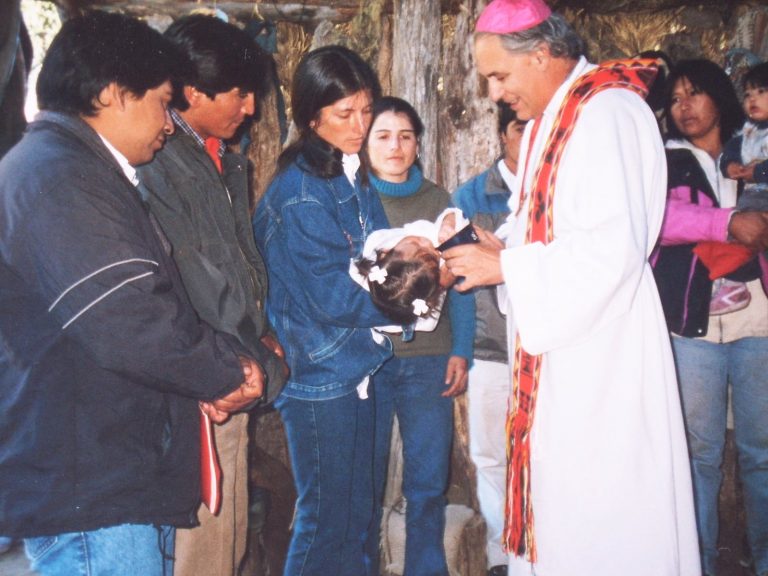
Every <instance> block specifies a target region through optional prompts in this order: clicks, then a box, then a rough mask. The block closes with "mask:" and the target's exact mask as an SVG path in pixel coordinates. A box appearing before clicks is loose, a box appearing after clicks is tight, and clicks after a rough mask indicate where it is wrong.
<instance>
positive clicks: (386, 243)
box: [350, 208, 472, 332]
mask: <svg viewBox="0 0 768 576" xmlns="http://www.w3.org/2000/svg"><path fill="white" fill-rule="evenodd" d="M468 225H469V221H468V220H467V219H466V218H465V217H464V215H463V214H462V212H461V210H459V209H458V208H448V209H446V210H445V211H443V213H442V214H440V216H438V218H437V220H436V221H435V222H429V221H428V220H417V221H415V222H411V223H409V224H406V225H405V226H403V227H402V228H391V229H383V230H377V231H375V232H373V233H372V234H371V235H370V236H369V237H368V240H367V241H366V243H365V247H364V248H363V257H362V259H360V260H358V261H357V262H352V263H351V264H350V275H351V276H352V278H353V279H354V280H355V281H356V282H357V283H358V284H360V285H361V286H362V287H363V288H365V289H366V290H368V291H369V292H370V293H371V299H372V300H373V303H374V304H375V305H376V307H377V308H378V309H379V310H381V312H382V313H384V315H386V316H387V317H388V318H390V319H391V320H392V322H393V323H394V324H395V325H394V326H387V327H381V328H379V330H382V331H385V332H400V331H401V330H403V327H407V326H411V325H413V324H414V323H415V326H414V329H416V330H420V331H425V332H430V331H432V330H434V329H435V326H437V321H438V319H439V318H440V310H441V308H442V304H443V300H444V299H445V291H446V289H447V288H449V287H450V286H451V285H452V284H453V283H454V281H455V278H454V277H453V275H452V274H451V273H450V272H448V269H447V268H446V267H445V265H444V264H443V262H442V260H441V258H440V251H439V249H438V246H440V245H441V244H442V243H443V242H446V241H449V240H451V239H452V238H453V237H454V236H456V235H457V232H460V231H463V229H464V228H465V227H467V226H468ZM469 241H472V240H469Z"/></svg>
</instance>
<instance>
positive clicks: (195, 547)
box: [173, 414, 248, 576]
mask: <svg viewBox="0 0 768 576" xmlns="http://www.w3.org/2000/svg"><path fill="white" fill-rule="evenodd" d="M214 438H215V441H216V451H217V453H218V455H219V463H220V465H221V481H222V486H221V509H220V510H219V513H218V515H217V516H213V515H212V514H211V513H210V512H209V511H208V508H206V507H205V506H204V505H200V508H199V510H198V513H197V515H198V519H199V520H200V526H198V527H196V528H191V529H179V530H177V531H176V554H175V555H176V563H175V567H174V571H173V573H174V576H230V575H231V576H234V575H236V574H237V573H238V569H239V567H240V562H241V561H242V559H243V556H244V555H245V549H246V543H247V538H248V414H236V415H234V416H232V418H230V419H229V420H228V421H227V422H226V424H224V425H222V426H216V425H214Z"/></svg>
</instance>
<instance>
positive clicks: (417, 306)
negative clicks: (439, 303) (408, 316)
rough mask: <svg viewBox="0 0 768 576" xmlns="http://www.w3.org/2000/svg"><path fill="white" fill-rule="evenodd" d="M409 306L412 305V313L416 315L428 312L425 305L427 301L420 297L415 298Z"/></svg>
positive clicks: (427, 307)
mask: <svg viewBox="0 0 768 576" xmlns="http://www.w3.org/2000/svg"><path fill="white" fill-rule="evenodd" d="M411 306H413V313H414V314H416V316H423V315H424V314H426V313H427V312H429V306H427V303H426V302H425V301H424V300H422V299H421V298H416V299H415V300H414V301H413V303H412V304H411Z"/></svg>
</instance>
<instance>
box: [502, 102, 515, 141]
mask: <svg viewBox="0 0 768 576" xmlns="http://www.w3.org/2000/svg"><path fill="white" fill-rule="evenodd" d="M497 105H498V107H499V134H504V133H505V132H506V131H507V126H509V124H510V122H517V113H516V112H515V111H514V110H512V108H510V106H509V104H507V103H506V102H497Z"/></svg>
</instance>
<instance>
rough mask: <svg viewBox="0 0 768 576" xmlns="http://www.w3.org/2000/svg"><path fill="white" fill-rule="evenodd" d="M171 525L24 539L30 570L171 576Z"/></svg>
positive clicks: (69, 575)
mask: <svg viewBox="0 0 768 576" xmlns="http://www.w3.org/2000/svg"><path fill="white" fill-rule="evenodd" d="M174 534H175V529H174V528H172V527H170V526H161V527H158V526H152V525H149V524H120V525H119V526H110V527H109V528H100V529H98V530H92V531H90V532H69V533H66V534H57V535H56V536H40V537H37V538H27V539H25V540H24V550H25V552H26V553H27V557H28V558H29V559H30V561H31V568H32V569H33V570H34V571H35V572H37V573H39V574H40V575H41V576H80V575H82V576H136V575H137V574H141V575H142V576H172V575H173V538H174Z"/></svg>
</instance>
